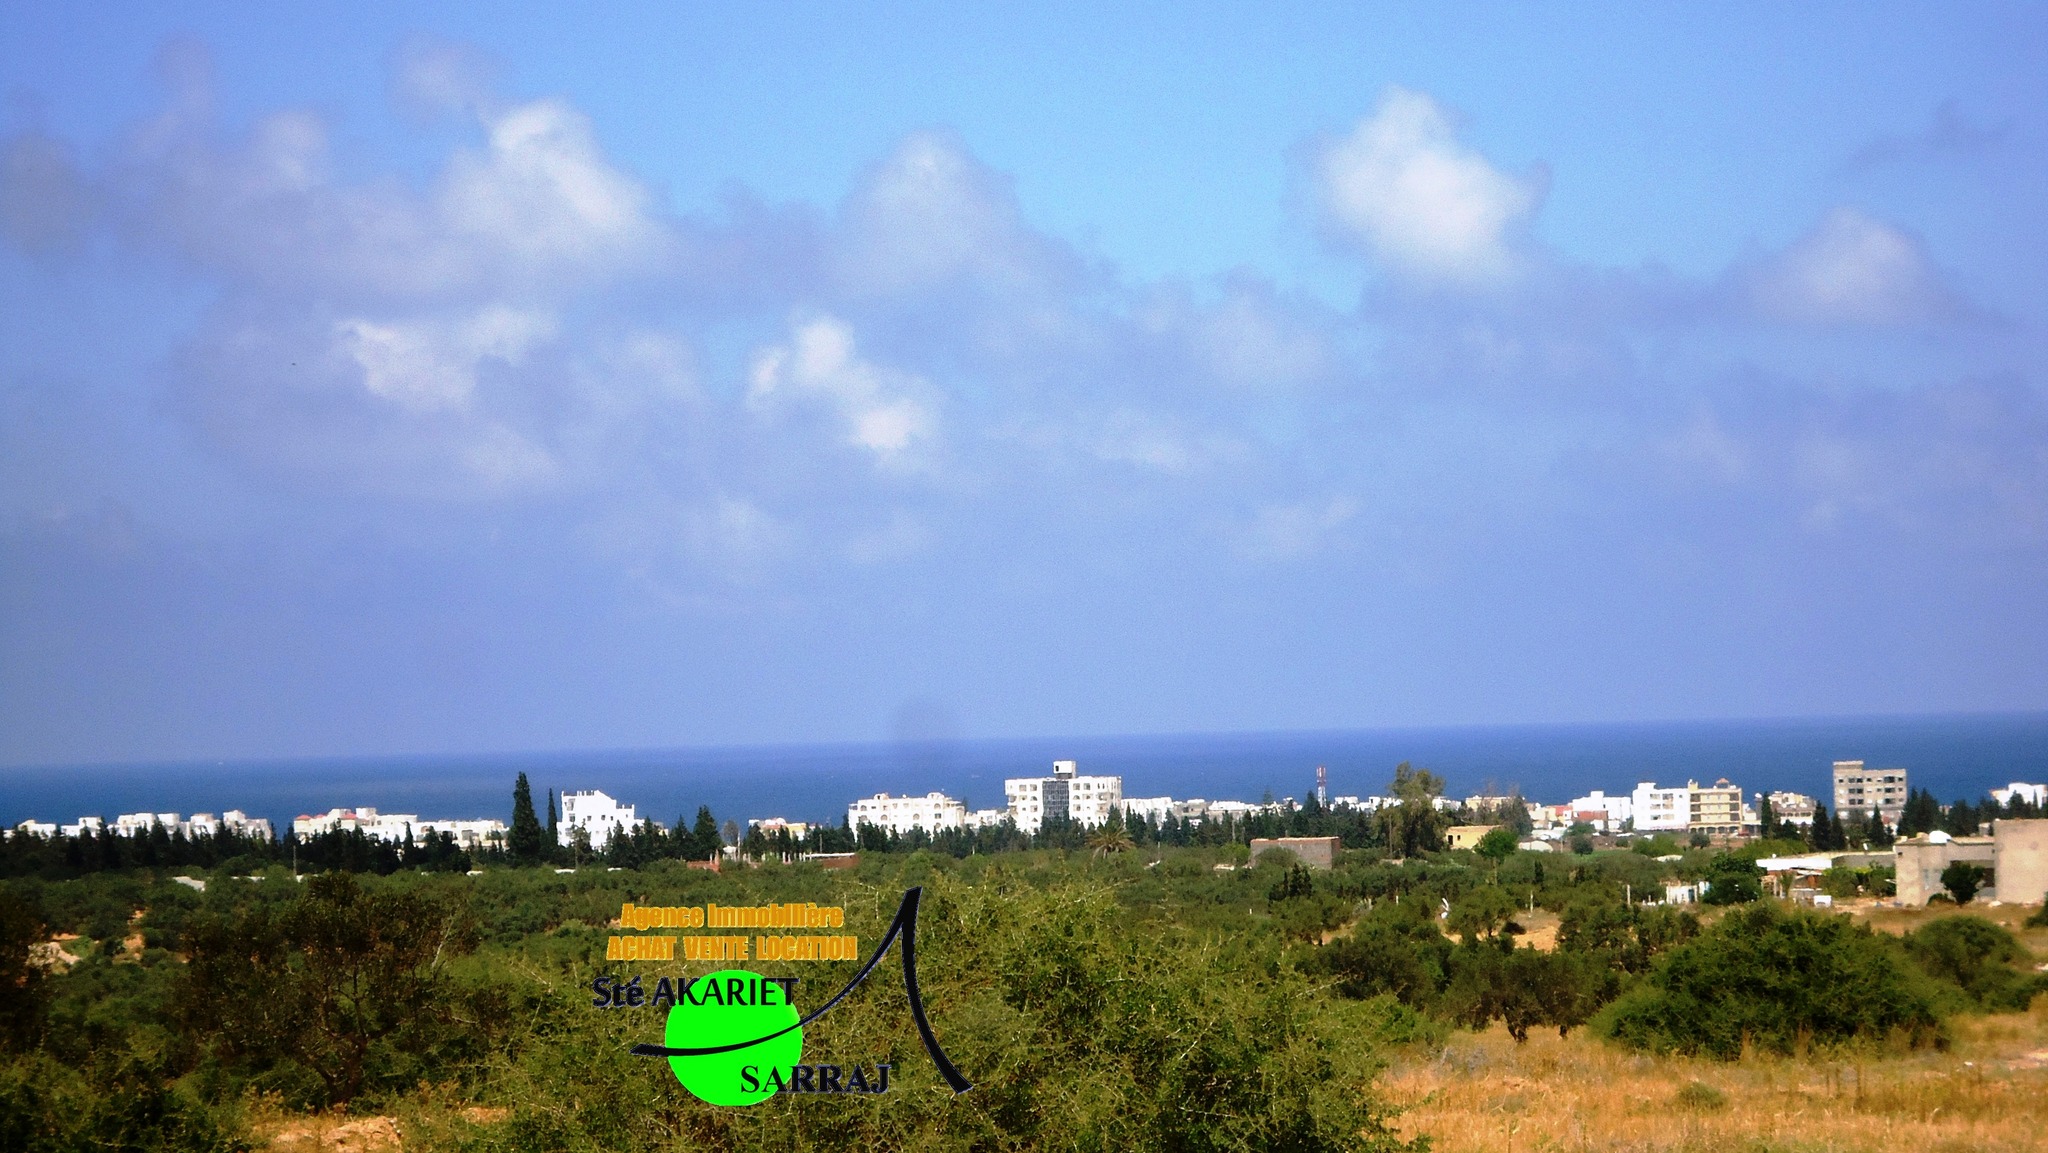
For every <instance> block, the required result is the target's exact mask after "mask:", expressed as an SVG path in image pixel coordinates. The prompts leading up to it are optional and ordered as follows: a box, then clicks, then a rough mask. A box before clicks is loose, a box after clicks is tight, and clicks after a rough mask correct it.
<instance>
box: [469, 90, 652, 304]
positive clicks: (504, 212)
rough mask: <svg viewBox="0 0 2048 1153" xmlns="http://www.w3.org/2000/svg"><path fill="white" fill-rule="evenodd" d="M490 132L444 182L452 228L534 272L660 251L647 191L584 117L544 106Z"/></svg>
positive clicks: (626, 260) (613, 264)
mask: <svg viewBox="0 0 2048 1153" xmlns="http://www.w3.org/2000/svg"><path fill="white" fill-rule="evenodd" d="M485 128H486V129H487V131H488V133H489V146H488V147H487V148H486V149H484V150H482V151H475V150H472V151H467V152H464V153H461V154H458V155H457V156H456V158H455V159H454V161H453V162H452V163H451V164H450V165H449V167H448V171H447V173H446V175H445V176H444V178H443V182H442V185H441V188H440V191H439V196H438V197H437V203H436V207H437V208H438V209H439V212H440V218H441V222H442V223H443V224H444V225H445V226H446V227H447V228H448V229H449V230H451V231H453V232H455V233H458V234H461V235H466V236H470V237H474V238H476V239H478V240H480V241H481V242H483V243H484V244H485V245H486V246H487V247H488V248H489V249H490V250H492V251H494V252H498V253H503V254H506V255H508V256H510V257H511V258H513V259H514V260H515V261H516V262H517V263H519V264H520V265H521V266H523V267H527V268H530V269H532V270H533V271H537V272H546V271H551V270H555V269H563V270H568V269H579V268H581V269H620V268H626V267H630V266H632V265H635V264H638V263H641V262H643V261H644V260H646V259H647V258H648V257H649V256H650V255H652V253H653V250H654V249H655V248H656V247H657V246H658V245H659V244H660V242H661V239H662V236H661V229H660V228H659V226H658V225H656V224H655V223H654V222H653V221H652V220H651V219H650V217H649V216H648V212H647V207H648V205H647V201H648V197H647V193H646V190H645V189H643V188H642V187H641V186H640V184H639V182H637V181H635V180H633V179H632V178H631V177H628V176H626V175H625V174H624V173H621V172H619V171H618V170H616V169H614V168H612V167H611V166H610V165H609V164H608V163H606V161H605V159H604V157H603V155H602V154H601V153H600V152H599V150H598V147H597V143H596V140H595V138H594V137H593V135H592V133H591V131H590V122H589V121H588V120H587V119H586V118H585V117H584V116H583V115H582V114H581V113H579V112H577V111H575V110H574V109H572V108H570V107H569V106H567V105H565V104H562V103H560V102H559V101H554V100H539V101H535V102H533V103H531V104H525V105H521V106H519V107H515V108H512V109H511V110H509V111H506V112H503V113H500V114H497V115H495V116H492V117H489V118H487V119H486V121H485Z"/></svg>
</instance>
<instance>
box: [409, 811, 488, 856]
mask: <svg viewBox="0 0 2048 1153" xmlns="http://www.w3.org/2000/svg"><path fill="white" fill-rule="evenodd" d="M508 831H509V830H507V829H506V827H505V822H503V821H501V820H498V819H497V818H495V817H484V818H480V819H477V820H473V821H421V822H420V823H419V824H417V825H415V826H413V836H414V837H416V838H417V837H428V836H434V837H438V836H440V835H441V834H442V833H447V834H448V835H449V836H451V837H454V838H455V843H456V844H457V845H460V846H461V847H463V848H465V849H478V848H483V847H485V846H492V847H496V846H502V845H503V844H504V843H505V834H506V833H507V832H508Z"/></svg>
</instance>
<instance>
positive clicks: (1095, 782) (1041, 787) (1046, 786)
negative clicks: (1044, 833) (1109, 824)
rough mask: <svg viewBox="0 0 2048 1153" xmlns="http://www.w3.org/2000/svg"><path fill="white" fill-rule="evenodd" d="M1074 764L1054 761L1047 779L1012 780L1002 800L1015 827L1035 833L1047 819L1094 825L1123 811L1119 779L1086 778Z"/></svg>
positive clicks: (1121, 789)
mask: <svg viewBox="0 0 2048 1153" xmlns="http://www.w3.org/2000/svg"><path fill="white" fill-rule="evenodd" d="M1079 768H1080V766H1079V765H1078V764H1077V763H1076V762H1074V761H1054V762H1053V763H1052V775H1051V776H1049V777H1011V778H1010V779H1009V780H1006V781H1004V782H1003V797H1004V799H1005V800H1007V801H1008V802H1009V806H1010V815H1011V816H1012V817H1014V818H1015V819H1016V821H1017V827H1018V828H1019V829H1022V830H1024V831H1025V832H1027V833H1036V832H1038V830H1039V829H1040V828H1042V827H1044V825H1045V822H1046V821H1048V820H1061V819H1065V820H1070V821H1073V822H1074V823H1075V824H1077V825H1082V826H1084V827H1085V826H1094V825H1100V824H1102V823H1103V822H1105V821H1107V820H1109V818H1110V817H1111V816H1113V815H1117V814H1119V813H1121V812H1122V805H1123V799H1124V779H1123V778H1122V777H1086V776H1082V775H1081V774H1080V773H1079V771H1078V770H1079Z"/></svg>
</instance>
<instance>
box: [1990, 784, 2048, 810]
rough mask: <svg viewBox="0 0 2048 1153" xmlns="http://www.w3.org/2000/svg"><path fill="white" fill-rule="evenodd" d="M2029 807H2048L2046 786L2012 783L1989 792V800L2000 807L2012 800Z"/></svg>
mask: <svg viewBox="0 0 2048 1153" xmlns="http://www.w3.org/2000/svg"><path fill="white" fill-rule="evenodd" d="M2014 797H2018V798H2019V799H2020V800H2022V801H2025V802H2027V803H2028V804H2030V805H2048V785H2030V784H2028V783H2027V782H2025V781H2014V782H2013V783H2012V784H2009V785H2007V786H2006V787H2004V788H2002V789H1993V790H1991V799H1992V800H1994V801H1997V802H1998V803H1999V804H2001V805H2010V804H2012V802H2013V798H2014Z"/></svg>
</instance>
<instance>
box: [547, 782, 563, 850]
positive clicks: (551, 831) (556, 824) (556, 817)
mask: <svg viewBox="0 0 2048 1153" xmlns="http://www.w3.org/2000/svg"><path fill="white" fill-rule="evenodd" d="M561 843H562V814H561V812H560V811H559V810H557V809H556V808H555V791H554V790H553V789H549V790H548V849H549V850H550V851H552V850H553V849H554V847H555V846H556V845H559V844H561Z"/></svg>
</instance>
